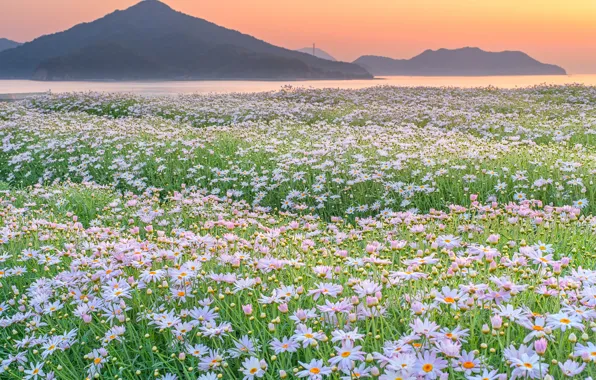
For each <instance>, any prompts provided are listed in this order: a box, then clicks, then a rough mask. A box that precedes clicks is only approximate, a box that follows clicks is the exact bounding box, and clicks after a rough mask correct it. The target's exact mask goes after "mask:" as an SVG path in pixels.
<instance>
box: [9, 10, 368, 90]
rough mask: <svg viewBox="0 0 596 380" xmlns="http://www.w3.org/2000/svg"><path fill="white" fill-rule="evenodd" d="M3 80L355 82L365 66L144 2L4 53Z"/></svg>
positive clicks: (366, 74)
mask: <svg viewBox="0 0 596 380" xmlns="http://www.w3.org/2000/svg"><path fill="white" fill-rule="evenodd" d="M0 78H26V79H30V78H34V79H38V80H126V79H128V80H135V79H139V80H142V79H182V80H186V79H331V78H333V79H355V78H367V79H368V78H372V75H370V74H369V73H368V72H367V71H366V70H365V69H363V68H362V67H360V66H358V65H354V64H351V63H346V62H331V61H327V60H324V59H320V58H317V57H313V56H312V55H309V54H304V53H301V52H297V51H293V50H288V49H284V48H281V47H277V46H274V45H271V44H269V43H267V42H264V41H261V40H258V39H256V38H254V37H251V36H249V35H246V34H242V33H240V32H237V31H234V30H230V29H226V28H223V27H220V26H218V25H216V24H213V23H211V22H208V21H206V20H203V19H200V18H195V17H192V16H189V15H186V14H183V13H180V12H177V11H175V10H173V9H171V8H170V7H168V6H167V5H165V4H164V3H161V2H159V1H157V0H144V1H142V2H140V3H138V4H136V5H134V6H132V7H130V8H128V9H126V10H123V11H115V12H113V13H111V14H109V15H107V16H104V17H103V18H100V19H98V20H95V21H93V22H90V23H83V24H79V25H76V26H74V27H73V28H71V29H69V30H67V31H64V32H60V33H56V34H52V35H47V36H42V37H40V38H37V39H35V40H33V41H31V42H28V43H25V44H23V45H21V46H19V47H17V48H15V49H10V50H5V51H3V52H0Z"/></svg>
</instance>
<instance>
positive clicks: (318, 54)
mask: <svg viewBox="0 0 596 380" xmlns="http://www.w3.org/2000/svg"><path fill="white" fill-rule="evenodd" d="M296 51H299V52H302V53H306V54H310V55H313V54H312V48H311V47H310V48H309V47H305V48H302V49H298V50H296ZM314 55H315V57H319V58H321V59H326V60H328V61H337V59H335V58H333V57H332V56H331V55H330V54H329V53H327V52H326V51H324V50H321V49H319V48H315V54H314Z"/></svg>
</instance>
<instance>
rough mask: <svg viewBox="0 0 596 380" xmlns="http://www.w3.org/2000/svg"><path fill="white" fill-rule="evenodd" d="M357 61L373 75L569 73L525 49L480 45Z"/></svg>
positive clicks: (366, 56) (367, 58) (366, 57)
mask: <svg viewBox="0 0 596 380" xmlns="http://www.w3.org/2000/svg"><path fill="white" fill-rule="evenodd" d="M353 63H355V64H357V65H360V66H362V67H363V68H365V69H366V70H368V71H369V72H370V73H372V74H373V75H408V76H423V75H427V76H439V75H440V76H480V75H565V74H566V72H565V70H564V69H563V68H561V67H559V66H555V65H549V64H545V63H541V62H538V61H537V60H535V59H534V58H532V57H530V56H529V55H527V54H526V53H523V52H521V51H503V52H488V51H484V50H481V49H479V48H472V47H466V48H461V49H454V50H449V49H439V50H426V51H424V52H423V53H422V54H419V55H417V56H415V57H413V58H410V59H392V58H387V57H379V56H372V55H364V56H362V57H360V58H358V59H357V60H355V61H354V62H353Z"/></svg>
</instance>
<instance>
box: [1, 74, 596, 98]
mask: <svg viewBox="0 0 596 380" xmlns="http://www.w3.org/2000/svg"><path fill="white" fill-rule="evenodd" d="M573 83H577V84H584V85H588V86H596V74H581V75H534V76H489V77H407V76H392V77H382V78H381V77H379V78H376V79H374V80H316V81H315V80H307V81H245V80H237V81H227V80H226V81H223V80H222V81H155V82H153V81H147V82H99V81H97V82H93V81H90V82H41V81H31V80H0V94H4V95H3V97H4V98H7V97H8V95H6V94H20V95H14V97H17V98H20V97H23V96H25V94H32V93H40V92H48V91H51V92H53V93H61V92H81V91H100V92H127V93H136V94H143V95H165V94H179V93H184V94H189V93H231V92H260V91H275V90H280V89H281V88H282V87H284V86H292V87H303V88H342V89H347V88H354V89H358V88H366V87H372V86H380V85H391V86H414V87H416V86H425V87H444V86H447V87H467V88H470V87H487V86H495V87H500V88H516V87H528V86H535V85H541V84H573Z"/></svg>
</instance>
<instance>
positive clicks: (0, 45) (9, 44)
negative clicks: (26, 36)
mask: <svg viewBox="0 0 596 380" xmlns="http://www.w3.org/2000/svg"><path fill="white" fill-rule="evenodd" d="M20 44H21V43H20V42H16V41H11V40H8V39H6V38H0V51H2V50H8V49H12V48H14V47H17V46H19V45H20Z"/></svg>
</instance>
